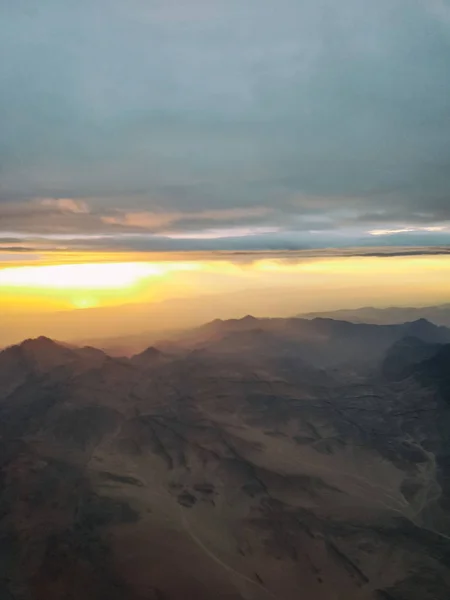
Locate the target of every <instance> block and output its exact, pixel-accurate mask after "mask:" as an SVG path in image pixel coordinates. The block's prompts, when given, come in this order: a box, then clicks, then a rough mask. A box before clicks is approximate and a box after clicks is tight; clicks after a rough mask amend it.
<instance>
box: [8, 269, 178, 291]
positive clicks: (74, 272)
mask: <svg viewBox="0 0 450 600" xmlns="http://www.w3.org/2000/svg"><path fill="white" fill-rule="evenodd" d="M164 267H165V265H155V264H151V263H108V264H76V265H54V266H37V267H10V268H6V269H3V270H1V271H0V286H7V287H19V288H20V287H27V288H50V289H66V290H69V289H77V290H79V289H89V290H105V289H111V290H114V289H122V288H126V287H130V286H133V285H136V284H137V283H139V282H140V281H142V280H143V279H147V278H149V277H160V276H162V275H164V274H165V273H166V272H167V269H165V268H164Z"/></svg>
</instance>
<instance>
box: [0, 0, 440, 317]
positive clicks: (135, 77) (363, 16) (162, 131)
mask: <svg viewBox="0 0 450 600" xmlns="http://www.w3.org/2000/svg"><path fill="white" fill-rule="evenodd" d="M0 55H1V56H2V57H3V60H2V61H1V62H0V90H1V93H0V130H1V136H0V292H1V295H2V297H3V301H2V304H3V305H8V306H9V308H14V307H17V305H18V304H20V303H21V301H20V298H19V296H20V294H19V295H18V294H16V295H15V296H14V295H12V294H11V281H10V278H11V269H13V268H16V269H18V268H25V267H26V268H29V267H30V266H33V265H34V266H35V267H36V268H38V267H39V268H41V267H42V268H44V267H45V266H52V265H53V266H58V265H60V266H61V264H67V263H72V264H74V263H77V264H81V265H83V264H86V263H95V264H104V263H106V262H109V263H111V264H122V265H123V264H129V265H130V264H135V263H140V262H146V263H147V269H150V271H151V265H152V264H155V260H156V262H157V263H159V262H164V263H165V264H168V262H172V263H173V264H179V263H180V262H184V263H186V264H187V263H192V262H196V261H197V264H201V265H204V269H203V267H202V269H203V270H205V271H208V270H211V269H212V265H216V267H215V268H216V275H217V277H216V279H215V282H216V283H214V285H215V286H216V289H218V290H220V289H221V285H219V284H217V281H220V282H222V284H223V283H224V281H225V279H226V278H224V277H221V274H222V275H223V270H221V269H222V268H219V267H217V265H218V264H219V263H220V261H219V260H218V259H217V253H226V254H227V257H228V258H227V260H228V261H229V263H230V264H232V265H234V266H235V267H236V268H237V269H240V268H241V266H240V264H241V262H242V261H244V262H246V263H248V264H257V263H258V260H257V259H255V258H254V256H255V254H258V253H263V254H264V258H261V260H262V261H264V260H265V258H266V255H267V253H268V254H269V255H271V256H272V258H274V257H275V258H276V257H277V256H278V255H279V254H280V253H281V254H282V255H283V259H282V260H285V258H284V257H285V254H286V253H287V254H288V255H289V253H291V254H290V256H291V259H293V258H295V257H297V259H298V263H297V264H298V265H301V264H303V262H302V261H303V260H306V258H307V259H308V260H316V263H317V264H319V263H320V261H321V260H323V256H322V254H321V253H323V252H326V253H327V255H328V257H331V258H332V259H333V260H334V259H335V258H336V257H341V260H342V261H344V262H343V263H342V264H350V262H351V261H352V260H353V261H356V262H354V263H352V264H359V263H358V260H359V258H360V257H361V254H363V255H367V254H368V253H369V254H372V258H373V259H375V256H376V255H377V253H378V254H380V255H382V256H379V257H378V258H377V260H372V261H371V262H370V261H369V262H370V264H375V263H376V264H377V265H379V266H377V269H378V271H379V272H380V273H382V272H383V270H385V271H386V272H389V271H390V270H392V269H393V268H394V267H393V265H394V264H395V265H397V264H398V265H405V264H406V263H405V261H404V260H403V259H402V256H403V258H404V257H405V256H409V257H410V258H409V260H410V261H414V258H412V257H414V256H422V257H424V259H425V261H426V260H427V257H429V256H430V252H431V253H432V254H434V255H435V256H436V260H437V261H438V263H437V264H439V265H441V264H442V260H444V261H446V260H447V258H446V253H447V248H448V245H449V240H450V74H449V68H448V67H449V64H450V1H449V0H341V1H340V2H336V1H335V0H277V1H276V2H275V0H126V1H125V0H76V1H75V0H40V2H35V1H34V0H0ZM302 252H303V254H301V253H302ZM299 253H300V254H299ZM305 253H306V254H305ZM405 253H406V254H405ZM175 255H176V257H175ZM200 255H201V258H199V256H200ZM155 256H156V259H155ZM168 256H169V258H168ZM236 256H239V259H237V258H236ZM243 256H247V258H246V259H243V258H242V257H243ZM194 258H195V260H194ZM441 259H442V260H441ZM255 261H256V262H255ZM349 261H350V262H349ZM389 261H390V266H388V262H389ZM238 263H239V264H238ZM408 264H410V265H413V264H415V263H414V262H410V263H408ZM423 264H426V262H425V263H423ZM382 265H384V266H382ZM411 268H414V267H411ZM5 269H9V271H8V273H9V274H8V273H7V274H6V275H5V274H4V273H3V275H2V270H5ZM130 269H131V271H133V269H135V267H130V268H129V271H130ZM183 269H185V268H184V267H183ZM183 269H181V270H180V271H177V270H176V269H175V270H174V269H172V270H171V271H170V272H169V271H167V269H166V271H164V272H165V275H164V278H165V279H166V280H167V281H166V283H165V289H166V291H167V290H168V289H169V288H170V289H172V290H173V294H175V295H177V294H178V295H179V294H180V293H184V292H185V291H186V290H185V287H186V286H187V287H189V286H188V283H186V285H185V287H183V286H182V285H181V284H180V285H175V280H176V279H177V277H178V275H177V277H175V275H174V273H180V274H181V275H183V277H182V278H183V280H184V279H186V277H187V275H186V273H188V271H186V270H183ZM202 269H200V270H202ZM118 270H119V271H121V270H122V272H124V271H123V267H119V268H118ZM407 270H408V269H406V271H407ZM116 271H117V269H116ZM247 271H248V269H247ZM357 271H358V270H357V269H356V271H354V272H357ZM406 271H404V272H403V276H404V277H407V273H406ZM133 272H134V271H133ZM193 272H194V271H192V270H191V271H190V272H189V273H190V275H189V277H190V279H191V280H192V278H193V275H192V273H193ZM196 272H197V271H196ZM255 272H256V271H255ZM20 273H21V275H20V277H22V282H23V285H24V286H25V287H26V286H28V287H29V288H30V289H37V287H36V285H37V284H36V279H35V275H33V271H31V272H30V271H27V272H24V271H21V272H20ZM24 273H25V274H27V273H28V275H29V277H30V278H31V279H30V280H27V281H25V280H24V279H23V275H24ZM34 273H35V272H34ZM49 273H50V274H49ZM55 273H59V274H61V271H59V272H55V271H50V272H48V271H41V275H40V278H41V279H42V278H43V279H44V280H45V278H46V277H53V275H54V274H55ZM65 273H66V275H67V274H68V275H67V277H71V276H74V277H75V278H77V277H78V275H74V273H76V272H75V271H73V269H72V270H69V271H67V270H66V271H65ZM78 273H82V271H78ZM168 273H169V275H170V274H171V275H170V276H169V275H168ZM28 275H27V276H28ZM272 276H273V275H272ZM16 277H19V275H16ZM20 277H19V278H20ZM55 277H57V276H56V275H55ZM99 277H100V278H102V279H103V280H104V281H107V280H108V277H110V278H111V277H112V275H111V273H108V272H107V269H106V270H105V269H103V270H101V271H98V270H97V272H96V275H95V278H96V279H98V278H99ZM139 277H140V276H139ZM139 277H138V279H139V280H140V281H141V280H142V278H139ZM346 277H347V278H348V277H350V276H349V275H348V274H347V276H346ZM8 278H9V279H8ZM33 278H34V279H33ZM144 278H145V277H144ZM13 279H14V278H13ZM38 279H39V278H38ZM41 279H39V281H40V282H41V283H42V281H41ZM387 279H388V278H387ZM118 280H120V276H118ZM2 281H3V283H2ZM52 281H53V282H54V283H53V284H52V285H53V288H52V289H53V294H50V293H46V294H44V296H45V297H46V302H47V307H49V306H50V305H52V306H53V305H54V306H58V307H61V306H60V302H59V300H58V298H59V296H60V295H61V293H62V295H63V296H64V298H65V301H66V300H67V298H68V297H69V296H70V294H67V293H66V291H67V285H66V284H64V283H63V282H64V278H62V279H61V278H60V283H59V284H58V283H57V282H56V283H55V279H53V280H52ZM152 281H153V280H152ZM249 281H250V280H249ZM330 281H331V280H330ZM386 281H387V280H386ZM33 282H34V283H33ZM41 283H39V285H40V286H41V292H42V293H44V292H45V290H47V291H48V290H49V289H50V287H48V286H49V284H48V280H47V284H45V283H44V284H43V285H41ZM266 283H267V282H264V281H262V280H261V286H263V285H265V284H266ZM356 283H357V282H356V281H350V280H349V281H348V286H349V288H351V287H352V286H353V287H354V284H356ZM379 283H380V285H381V284H382V281H381V280H380V282H379ZM209 284H210V281H209V280H208V281H206V279H205V280H204V282H203V283H202V284H201V286H200V287H201V288H202V291H205V290H204V286H207V285H209ZM46 285H47V287H46ZM72 285H74V284H73V281H72ZM242 285H243V284H242ZM33 286H34V287H33ZM117 286H118V287H119V288H121V289H122V290H123V291H124V290H125V291H126V290H128V289H129V286H128V287H127V285H125V284H121V285H119V284H117V285H116V288H114V289H118V288H117ZM13 287H14V286H13ZM19 287H20V286H18V285H17V284H16V285H15V288H14V289H16V290H18V289H19ZM81 287H82V286H81ZM150 287H153V288H155V287H157V286H155V285H152V286H150ZM159 287H161V286H159ZM163 287H164V286H163ZM69 288H70V286H69ZM385 288H386V290H387V289H388V285H387V284H386V286H385ZM83 289H84V288H83ZM104 289H107V288H105V287H104ZM108 289H113V288H111V287H110V288H108ZM22 292H23V290H22ZM63 292H64V293H63ZM24 293H25V292H24ZM42 293H41V296H42ZM127 294H128V292H126V293H125V292H124V294H122V297H121V298H119V296H120V294H119V296H114V294H112V295H111V294H110V300H111V298H112V296H114V297H117V302H119V300H120V301H124V300H127V299H130V298H128V295H127ZM152 294H153V295H152V297H154V298H156V296H157V294H156V292H155V291H153V292H152ZM433 294H434V292H431V290H430V294H429V296H430V298H431V297H432V296H433ZM22 295H23V294H22ZM25 295H26V294H25ZM162 295H164V294H162ZM166 295H167V294H166ZM138 296H139V295H138ZM394 296H395V294H394V295H393V297H394ZM158 297H162V296H161V294H160V295H159V296H158ZM5 298H6V300H5ZM133 298H134V300H135V301H136V300H137V296H134V297H133ZM139 299H140V300H142V299H143V298H142V297H141V296H139ZM413 300H414V298H413ZM35 302H37V300H36V296H35V295H33V294H32V293H28V306H32V305H33V306H34V304H33V303H35ZM95 302H96V303H98V302H99V300H98V298H97V299H96V300H94V299H93V300H91V301H89V300H88V299H85V300H83V299H82V298H81V299H78V300H74V301H72V305H73V306H74V307H78V308H82V307H83V306H84V307H85V308H87V307H88V305H91V306H92V304H93V303H95ZM0 303H1V302H0ZM38 304H39V306H41V307H42V301H40V302H38Z"/></svg>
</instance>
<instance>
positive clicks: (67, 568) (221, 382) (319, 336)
mask: <svg viewBox="0 0 450 600" xmlns="http://www.w3.org/2000/svg"><path fill="white" fill-rule="evenodd" d="M307 323H309V324H308V325H305V322H304V321H303V320H301V319H282V320H277V319H270V320H265V319H263V320H257V319H253V318H252V317H247V318H245V319H242V320H235V321H216V322H213V323H211V324H209V325H207V326H204V327H202V328H199V329H196V330H193V331H190V332H188V333H186V334H183V335H180V337H179V339H178V340H175V341H173V340H172V341H171V342H170V343H169V342H166V343H161V344H157V348H151V349H148V350H147V351H146V352H144V353H143V354H140V355H138V356H136V357H133V358H131V359H128V358H112V357H110V356H107V355H106V354H104V353H103V352H101V351H99V350H95V349H93V348H81V349H80V348H71V347H70V348H69V347H66V346H63V345H60V344H58V343H56V342H53V341H51V340H49V339H47V338H39V339H35V340H27V341H25V342H24V343H23V344H21V345H20V346H15V347H11V348H8V349H6V350H4V351H3V352H2V353H1V354H0V436H1V437H0V448H1V450H0V461H1V462H0V464H1V479H0V598H1V599H2V600H3V598H5V599H9V600H57V599H58V600H59V599H61V598H67V599H71V600H94V599H95V600H98V599H105V600H106V599H108V600H184V599H191V598H192V599H194V598H195V599H198V600H209V599H212V598H214V599H223V600H225V599H227V600H239V599H243V600H266V599H269V598H272V599H276V600H300V599H301V600H447V599H448V597H449V594H450V567H449V565H450V449H449V443H448V440H449V436H450V383H449V377H448V366H449V364H450V362H449V361H450V352H449V348H450V346H449V345H447V344H448V343H449V342H450V331H449V330H447V329H445V328H438V327H435V326H433V325H432V324H431V323H428V322H427V321H423V320H422V321H419V322H415V323H408V324H404V325H399V326H377V325H371V326H368V325H355V324H349V323H345V322H337V321H332V320H329V319H317V320H313V321H308V322H307Z"/></svg>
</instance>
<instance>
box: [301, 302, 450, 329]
mask: <svg viewBox="0 0 450 600" xmlns="http://www.w3.org/2000/svg"><path fill="white" fill-rule="evenodd" d="M298 316H299V317H302V318H308V319H316V318H328V319H341V320H345V321H351V322H353V323H375V324H378V325H381V324H384V325H386V324H390V323H404V322H405V321H416V320H418V319H427V320H428V321H431V322H432V323H435V324H436V325H445V326H447V327H450V304H441V305H438V306H422V307H407V306H404V307H397V306H395V307H389V308H374V307H371V306H367V307H363V308H355V309H343V310H332V311H326V312H312V313H305V314H300V315H298Z"/></svg>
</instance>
